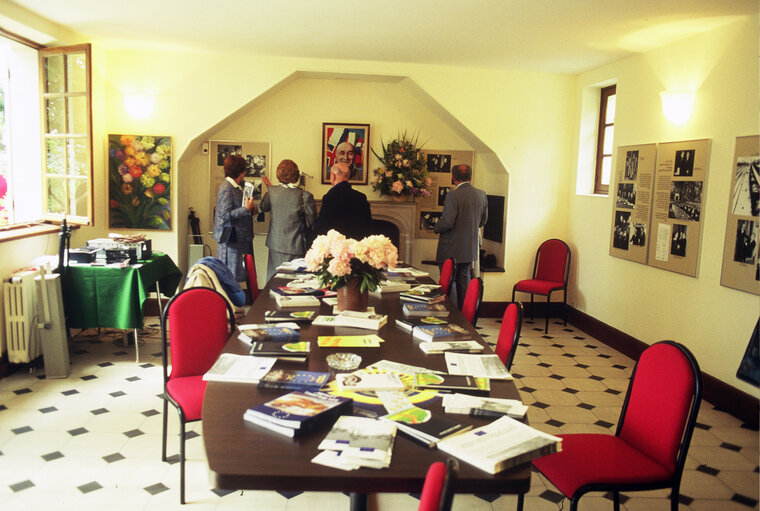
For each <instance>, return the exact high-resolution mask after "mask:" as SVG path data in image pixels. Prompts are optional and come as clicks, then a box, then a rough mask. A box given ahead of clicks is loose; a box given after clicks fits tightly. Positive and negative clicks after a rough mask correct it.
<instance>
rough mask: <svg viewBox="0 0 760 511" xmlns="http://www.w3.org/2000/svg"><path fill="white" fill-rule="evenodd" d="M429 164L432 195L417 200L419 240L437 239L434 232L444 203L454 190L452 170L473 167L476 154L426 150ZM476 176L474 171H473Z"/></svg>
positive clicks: (426, 158) (417, 233)
mask: <svg viewBox="0 0 760 511" xmlns="http://www.w3.org/2000/svg"><path fill="white" fill-rule="evenodd" d="M423 154H424V155H425V161H426V162H427V171H428V176H429V177H430V179H432V181H433V184H432V185H431V186H430V188H429V191H430V195H428V196H426V197H424V196H419V197H417V199H416V206H417V220H418V222H417V232H416V237H418V238H437V237H438V235H437V234H435V233H434V232H433V229H434V228H435V225H436V224H437V223H438V220H440V219H441V213H442V212H443V202H444V201H445V200H446V194H447V193H448V192H449V190H451V189H452V186H453V185H452V184H451V169H452V168H453V167H456V166H457V165H462V164H464V165H469V166H470V167H472V164H473V158H474V153H473V152H472V151H450V150H442V149H425V150H424V151H423ZM473 174H474V170H473Z"/></svg>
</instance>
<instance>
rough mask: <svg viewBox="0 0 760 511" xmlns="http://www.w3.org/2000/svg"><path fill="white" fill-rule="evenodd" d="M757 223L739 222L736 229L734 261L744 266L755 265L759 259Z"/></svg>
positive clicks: (751, 221) (750, 221) (752, 221)
mask: <svg viewBox="0 0 760 511" xmlns="http://www.w3.org/2000/svg"><path fill="white" fill-rule="evenodd" d="M757 225H758V223H757V221H755V220H739V221H738V222H737V227H736V245H735V246H734V261H736V262H737V263H742V264H754V262H755V258H756V257H757Z"/></svg>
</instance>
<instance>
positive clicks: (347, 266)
mask: <svg viewBox="0 0 760 511" xmlns="http://www.w3.org/2000/svg"><path fill="white" fill-rule="evenodd" d="M349 261H350V259H349ZM327 271H329V272H330V273H332V274H333V275H335V276H336V277H345V276H346V275H348V274H349V273H351V263H349V262H346V261H343V260H341V259H339V258H337V257H336V258H333V260H332V261H330V264H328V265H327Z"/></svg>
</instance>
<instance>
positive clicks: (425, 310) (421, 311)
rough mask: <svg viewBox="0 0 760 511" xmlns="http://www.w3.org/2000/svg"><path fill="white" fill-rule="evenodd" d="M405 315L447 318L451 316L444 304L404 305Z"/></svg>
mask: <svg viewBox="0 0 760 511" xmlns="http://www.w3.org/2000/svg"><path fill="white" fill-rule="evenodd" d="M403 310H404V314H406V315H407V316H437V317H446V316H448V315H449V311H448V309H446V306H445V305H443V304H442V303H413V302H407V303H404V304H403Z"/></svg>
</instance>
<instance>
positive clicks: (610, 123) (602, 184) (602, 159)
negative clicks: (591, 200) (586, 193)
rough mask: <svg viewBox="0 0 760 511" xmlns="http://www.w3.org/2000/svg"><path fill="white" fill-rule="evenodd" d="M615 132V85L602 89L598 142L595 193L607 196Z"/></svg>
mask: <svg viewBox="0 0 760 511" xmlns="http://www.w3.org/2000/svg"><path fill="white" fill-rule="evenodd" d="M614 132H615V85H610V86H609V87H604V88H602V89H601V94H600V105H599V130H598V135H597V142H596V171H595V176H596V177H595V179H594V193H598V194H603V195H607V194H608V193H609V188H610V175H611V174H612V138H613V135H614Z"/></svg>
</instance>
